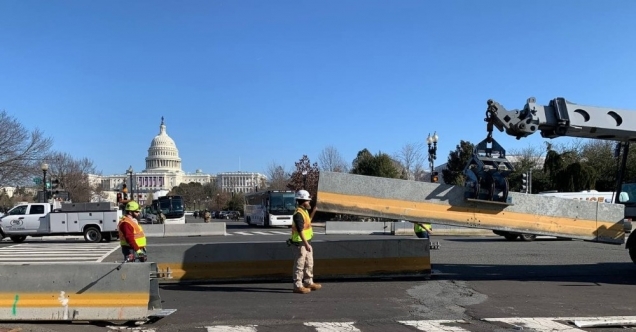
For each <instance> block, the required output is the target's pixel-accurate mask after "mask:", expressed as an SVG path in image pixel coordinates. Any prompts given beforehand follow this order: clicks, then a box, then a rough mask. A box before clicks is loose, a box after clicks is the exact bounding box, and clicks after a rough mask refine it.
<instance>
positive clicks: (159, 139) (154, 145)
mask: <svg viewBox="0 0 636 332" xmlns="http://www.w3.org/2000/svg"><path fill="white" fill-rule="evenodd" d="M146 171H147V172H151V171H173V172H175V171H176V172H181V158H179V150H178V149H177V145H176V144H175V143H174V140H173V139H172V138H170V136H168V134H167V133H166V125H165V124H164V123H163V117H161V125H160V126H159V135H157V136H155V138H153V139H152V142H150V148H149V149H148V157H146Z"/></svg>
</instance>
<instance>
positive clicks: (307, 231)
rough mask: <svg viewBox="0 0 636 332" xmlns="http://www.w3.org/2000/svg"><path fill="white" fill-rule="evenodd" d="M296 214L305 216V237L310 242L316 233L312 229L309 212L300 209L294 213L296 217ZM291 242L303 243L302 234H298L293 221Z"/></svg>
mask: <svg viewBox="0 0 636 332" xmlns="http://www.w3.org/2000/svg"><path fill="white" fill-rule="evenodd" d="M296 213H300V215H301V216H303V220H304V221H305V222H304V223H303V230H302V232H303V235H304V236H305V240H307V241H309V240H311V238H312V237H314V231H313V229H312V228H311V218H310V217H309V212H307V210H305V209H303V208H301V207H298V208H297V209H296V212H294V216H295V215H296ZM291 240H292V241H293V242H302V241H303V239H302V238H301V237H300V233H298V229H296V223H295V222H293V221H292V238H291Z"/></svg>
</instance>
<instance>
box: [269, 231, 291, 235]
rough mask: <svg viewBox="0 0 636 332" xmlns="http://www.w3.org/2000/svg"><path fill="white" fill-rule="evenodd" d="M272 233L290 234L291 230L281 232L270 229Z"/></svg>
mask: <svg viewBox="0 0 636 332" xmlns="http://www.w3.org/2000/svg"><path fill="white" fill-rule="evenodd" d="M272 233H274V234H283V235H287V234H291V232H281V231H272Z"/></svg>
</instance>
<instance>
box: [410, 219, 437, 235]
mask: <svg viewBox="0 0 636 332" xmlns="http://www.w3.org/2000/svg"><path fill="white" fill-rule="evenodd" d="M413 231H414V232H415V235H416V236H417V237H419V238H420V239H430V237H431V234H432V233H433V226H432V225H431V224H430V223H427V222H414V223H413Z"/></svg>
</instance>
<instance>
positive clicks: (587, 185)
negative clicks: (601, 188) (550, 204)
mask: <svg viewBox="0 0 636 332" xmlns="http://www.w3.org/2000/svg"><path fill="white" fill-rule="evenodd" d="M547 150H548V151H547V153H546V158H545V162H544V164H543V172H544V173H546V175H547V176H548V178H549V179H550V183H551V184H552V188H551V190H557V191H560V192H572V191H581V190H591V189H595V188H596V187H595V186H596V178H597V175H596V171H595V170H594V168H593V167H592V166H590V165H589V164H588V162H587V160H586V159H584V158H582V157H581V154H580V152H579V151H580V150H578V149H568V150H565V151H562V152H560V153H559V152H557V151H556V150H554V147H553V145H552V144H550V143H548V144H547Z"/></svg>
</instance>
